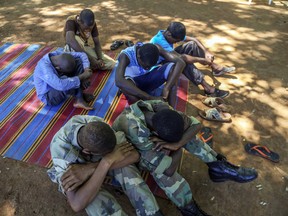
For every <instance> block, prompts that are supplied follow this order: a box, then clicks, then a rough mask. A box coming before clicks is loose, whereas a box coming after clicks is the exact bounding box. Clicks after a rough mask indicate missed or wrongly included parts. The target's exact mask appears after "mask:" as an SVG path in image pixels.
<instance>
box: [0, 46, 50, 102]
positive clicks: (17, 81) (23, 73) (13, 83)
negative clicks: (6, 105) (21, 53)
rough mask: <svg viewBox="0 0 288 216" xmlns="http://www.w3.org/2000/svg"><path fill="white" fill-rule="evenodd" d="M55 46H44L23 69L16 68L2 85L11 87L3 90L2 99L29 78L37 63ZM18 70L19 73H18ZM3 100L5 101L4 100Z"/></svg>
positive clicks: (0, 97) (0, 98)
mask: <svg viewBox="0 0 288 216" xmlns="http://www.w3.org/2000/svg"><path fill="white" fill-rule="evenodd" d="M52 49H53V48H50V47H45V48H43V49H42V50H41V51H40V52H39V53H37V52H36V53H37V55H35V56H33V57H32V58H31V59H29V61H28V62H27V63H26V64H24V65H23V66H21V69H19V70H15V71H14V72H13V73H12V74H11V75H10V76H9V77H8V78H7V80H4V82H3V83H2V84H1V85H0V86H3V85H8V86H10V87H9V88H6V89H5V90H3V91H2V92H1V95H0V101H1V100H3V98H4V97H7V96H9V95H11V94H12V93H13V92H14V91H15V90H16V89H17V87H18V86H20V85H21V84H22V83H23V82H24V81H25V80H27V79H28V78H29V77H30V76H33V72H32V70H34V68H35V66H36V63H37V62H38V61H39V60H40V59H41V58H42V57H43V56H44V55H45V54H46V53H48V52H50V51H51V50H52ZM16 72H17V73H16ZM2 102H3V101H2Z"/></svg>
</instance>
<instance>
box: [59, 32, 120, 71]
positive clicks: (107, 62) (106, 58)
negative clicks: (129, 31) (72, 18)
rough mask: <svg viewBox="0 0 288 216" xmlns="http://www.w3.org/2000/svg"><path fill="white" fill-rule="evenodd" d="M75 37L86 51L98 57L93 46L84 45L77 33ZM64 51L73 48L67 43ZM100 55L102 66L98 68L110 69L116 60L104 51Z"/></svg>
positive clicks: (71, 50)
mask: <svg viewBox="0 0 288 216" xmlns="http://www.w3.org/2000/svg"><path fill="white" fill-rule="evenodd" d="M75 39H76V41H77V42H78V43H79V45H80V46H81V47H82V49H84V51H85V52H86V53H88V54H89V55H90V56H93V57H94V58H96V59H98V56H97V54H96V52H95V49H94V48H93V47H91V46H88V45H85V43H84V41H83V40H82V39H81V38H80V37H79V36H77V35H76V36H75ZM64 51H65V52H74V50H73V49H72V48H71V47H70V46H69V45H68V44H66V45H65V47H64ZM102 56H103V61H104V66H103V67H101V68H100V70H112V69H113V68H114V66H115V64H116V61H115V60H114V59H112V58H111V57H109V56H108V55H106V54H104V53H102Z"/></svg>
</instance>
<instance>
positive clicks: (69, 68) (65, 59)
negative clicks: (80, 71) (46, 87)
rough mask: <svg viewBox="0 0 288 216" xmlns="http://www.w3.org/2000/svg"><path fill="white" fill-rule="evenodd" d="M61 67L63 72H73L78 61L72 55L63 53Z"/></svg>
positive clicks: (60, 61) (60, 60)
mask: <svg viewBox="0 0 288 216" xmlns="http://www.w3.org/2000/svg"><path fill="white" fill-rule="evenodd" d="M59 67H60V68H61V72H63V73H72V72H74V70H75V67H76V61H75V59H74V57H73V56H72V55H70V54H68V53H63V54H61V55H60V59H59Z"/></svg>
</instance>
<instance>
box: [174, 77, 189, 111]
mask: <svg viewBox="0 0 288 216" xmlns="http://www.w3.org/2000/svg"><path fill="white" fill-rule="evenodd" d="M179 86H181V88H179V87H178V90H177V97H178V98H177V105H176V109H177V110H179V111H181V112H185V111H186V104H187V100H188V88H189V82H188V80H187V78H186V77H184V75H182V76H181V77H180V81H179Z"/></svg>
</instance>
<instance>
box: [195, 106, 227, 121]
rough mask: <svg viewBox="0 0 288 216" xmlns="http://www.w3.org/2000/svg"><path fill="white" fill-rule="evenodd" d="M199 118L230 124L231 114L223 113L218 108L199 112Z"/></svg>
mask: <svg viewBox="0 0 288 216" xmlns="http://www.w3.org/2000/svg"><path fill="white" fill-rule="evenodd" d="M199 116H200V117H201V118H203V119H206V120H208V121H217V122H231V114H229V113H223V112H222V111H221V110H220V109H219V108H218V107H215V108H212V109H208V110H204V111H202V110H201V111H199Z"/></svg>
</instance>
